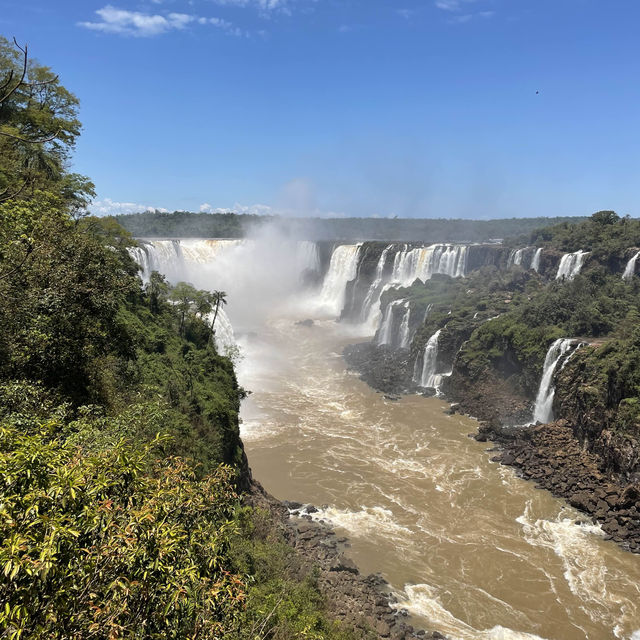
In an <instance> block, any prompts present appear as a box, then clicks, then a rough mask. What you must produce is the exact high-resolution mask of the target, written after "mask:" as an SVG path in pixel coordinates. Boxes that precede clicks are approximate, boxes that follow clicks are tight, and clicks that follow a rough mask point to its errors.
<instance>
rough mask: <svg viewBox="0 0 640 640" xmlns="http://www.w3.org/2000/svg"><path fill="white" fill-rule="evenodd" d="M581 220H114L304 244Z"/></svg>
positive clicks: (516, 229)
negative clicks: (267, 233) (262, 233)
mask: <svg viewBox="0 0 640 640" xmlns="http://www.w3.org/2000/svg"><path fill="white" fill-rule="evenodd" d="M585 219H586V218H584V217H556V218H550V217H538V218H506V219H498V220H462V219H454V220H447V219H444V218H437V219H424V218H421V219H417V218H416V219H414V218H393V219H391V218H282V217H279V216H257V215H250V214H236V213H190V212H187V211H174V212H173V213H162V212H160V211H148V212H145V213H134V214H128V215H119V216H115V220H117V222H119V223H120V224H121V225H122V226H123V227H124V228H125V229H127V230H128V231H129V232H131V233H132V234H133V235H134V236H136V237H162V238H242V237H244V236H246V235H247V234H248V233H250V232H251V231H252V230H255V229H259V228H260V227H262V226H265V225H266V224H268V223H272V224H274V225H276V227H278V228H279V229H280V230H281V231H282V232H283V233H287V234H290V235H292V236H294V237H299V238H302V239H307V240H389V241H393V240H397V241H418V242H421V241H425V242H486V241H488V240H492V239H497V238H509V237H514V236H520V235H524V234H530V233H532V232H533V231H535V230H536V229H540V228H542V227H549V226H551V225H558V224H562V223H576V222H581V221H583V220H585Z"/></svg>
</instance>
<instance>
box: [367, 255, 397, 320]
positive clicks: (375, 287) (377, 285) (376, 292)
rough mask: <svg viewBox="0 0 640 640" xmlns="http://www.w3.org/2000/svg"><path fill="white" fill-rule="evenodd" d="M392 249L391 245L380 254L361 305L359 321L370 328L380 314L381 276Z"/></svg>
mask: <svg viewBox="0 0 640 640" xmlns="http://www.w3.org/2000/svg"><path fill="white" fill-rule="evenodd" d="M392 248H393V245H392V244H390V245H389V246H387V247H385V248H384V249H383V251H382V253H381V254H380V258H379V259H378V264H377V266H376V277H375V278H374V280H373V282H372V283H371V286H370V287H369V291H367V297H366V298H365V299H364V303H363V305H362V313H361V314H360V319H361V320H362V321H363V322H367V324H369V325H370V326H375V324H376V321H377V319H378V315H379V314H380V306H379V303H380V296H381V295H382V290H383V283H382V280H383V276H384V268H385V266H386V264H387V255H388V253H389V250H390V249H392Z"/></svg>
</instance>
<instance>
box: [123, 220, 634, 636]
mask: <svg viewBox="0 0 640 640" xmlns="http://www.w3.org/2000/svg"><path fill="white" fill-rule="evenodd" d="M462 251H463V250H462V248H458V253H459V254H460V255H461V254H462ZM134 253H135V256H134V257H136V259H137V260H139V262H141V264H142V266H143V277H148V275H149V273H150V272H151V270H152V269H155V270H159V271H161V272H162V273H164V274H165V275H167V277H168V278H169V280H170V281H172V282H177V281H179V280H188V281H189V282H192V283H193V284H195V285H196V286H197V287H201V288H206V289H209V290H214V289H217V290H224V291H226V292H227V293H228V297H229V309H228V311H229V317H228V319H226V321H225V323H222V324H221V323H218V326H217V327H216V340H217V342H218V343H219V344H218V346H219V348H221V349H222V350H223V351H224V350H226V349H229V348H231V351H230V355H232V356H234V355H235V354H236V351H235V347H234V346H233V343H234V338H233V333H234V331H232V330H231V325H233V330H235V333H236V336H237V344H238V346H239V348H240V350H241V352H242V354H243V356H244V357H243V359H242V361H241V362H240V363H239V366H238V376H239V380H240V383H241V384H242V385H243V386H244V387H245V388H246V389H249V390H250V391H252V394H251V395H250V396H249V397H248V398H247V399H246V400H245V401H244V402H243V406H242V412H241V416H242V419H243V424H242V428H241V433H242V437H243V440H244V442H245V447H246V450H247V453H248V456H249V463H250V465H251V467H252V469H253V472H254V475H255V477H256V478H257V479H258V480H259V481H260V482H261V483H262V484H263V485H264V486H265V488H266V489H267V490H268V491H269V492H270V493H272V494H273V495H274V496H276V497H277V498H280V499H288V500H296V501H299V502H303V503H312V504H314V505H316V506H321V505H326V507H325V508H322V509H321V510H320V512H319V513H317V514H315V516H314V517H317V518H322V519H325V520H328V521H330V522H331V523H332V524H333V525H334V527H335V528H336V529H337V531H338V532H339V533H341V534H344V535H346V536H347V537H348V538H349V540H350V542H351V547H350V549H349V554H350V555H351V557H352V558H353V559H354V560H355V561H356V562H357V564H358V565H359V567H360V568H361V570H362V571H363V572H366V573H374V572H381V573H382V574H383V575H384V577H385V578H386V579H387V580H388V581H389V583H390V584H391V586H392V588H393V589H394V591H395V592H396V593H397V596H398V598H399V601H400V606H401V607H402V608H406V609H407V610H409V611H410V612H411V614H412V616H413V619H414V621H415V625H416V626H424V627H426V628H428V629H437V630H439V631H441V632H443V633H445V634H446V635H447V636H448V637H449V638H451V639H452V640H453V639H462V640H472V639H473V640H475V639H483V640H487V639H495V640H498V639H502V640H510V639H514V638H515V639H520V638H544V639H546V640H585V639H589V640H609V639H613V638H618V639H624V640H640V556H637V555H636V556H634V555H632V554H630V553H627V552H624V551H622V550H620V549H619V548H618V547H617V546H616V545H615V544H613V543H612V542H607V541H605V540H604V539H603V535H602V532H601V531H600V529H599V528H598V527H596V526H593V525H591V524H584V523H581V516H580V514H578V513H577V512H576V511H574V510H573V509H571V508H569V507H568V506H567V505H566V504H565V503H564V502H562V501H559V500H556V499H554V498H553V497H551V496H550V494H548V493H547V492H545V491H540V490H537V489H536V488H535V486H534V485H533V484H532V483H529V482H525V481H524V480H521V479H519V478H517V477H516V476H515V474H514V472H513V470H512V469H510V468H508V467H502V466H500V465H497V464H495V463H492V462H490V458H491V455H492V454H490V453H489V452H487V450H486V449H487V444H486V443H478V442H476V441H475V440H473V439H471V438H469V437H468V434H469V433H472V432H475V430H476V427H477V425H476V423H475V422H474V421H473V420H472V419H469V418H464V417H460V416H449V415H446V414H445V413H444V409H446V405H445V404H444V403H443V402H442V401H441V400H439V399H437V398H424V397H421V396H407V397H404V398H402V399H401V400H400V401H397V402H394V401H390V400H387V399H385V397H384V396H383V395H382V394H379V393H376V392H375V391H373V390H372V389H370V388H369V387H368V386H367V385H366V384H365V383H363V382H361V381H360V380H359V379H358V378H357V376H355V375H354V374H352V373H349V372H347V371H346V369H345V365H344V362H343V359H342V357H341V353H342V349H343V348H344V346H345V345H346V344H349V343H351V342H355V341H359V340H362V339H364V338H365V336H363V335H358V330H357V328H354V327H353V326H350V325H346V324H342V323H336V322H335V321H334V320H333V318H335V317H336V315H338V314H339V313H340V309H341V308H342V301H343V300H344V296H345V287H346V284H347V282H348V281H349V280H351V279H352V278H353V277H354V274H355V273H356V266H357V260H358V255H359V248H358V246H356V245H350V246H342V247H340V246H338V247H336V248H335V249H334V252H333V254H332V257H331V264H330V266H329V268H328V271H327V273H326V274H325V275H324V281H323V284H322V287H321V288H319V289H318V290H316V291H311V290H308V289H305V288H302V287H301V285H300V281H301V273H302V272H303V271H304V270H305V269H311V270H312V271H313V270H316V271H317V270H318V269H319V266H320V260H319V254H318V251H317V248H316V247H315V245H313V243H309V242H296V241H295V240H292V239H289V240H286V239H283V238H282V237H281V234H279V233H277V232H272V231H270V230H269V229H268V228H267V229H265V230H264V232H263V234H262V236H260V237H257V238H256V239H255V240H250V241H238V240H233V241H224V240H202V239H196V240H181V241H169V240H159V241H147V242H146V243H144V250H139V251H136V252H134ZM405 253H406V252H405ZM409 253H410V252H409ZM422 253H424V254H425V255H426V253H428V250H426V249H425V250H423V251H422ZM414 275H415V274H413V275H411V278H413V277H414ZM450 275H455V274H450ZM458 275H459V274H458ZM425 277H426V276H425ZM378 295H379V294H378ZM220 313H221V314H224V311H221V312H220ZM365 315H366V314H365ZM374 315H375V314H374ZM309 316H311V317H313V318H315V322H314V324H313V325H312V326H302V325H299V324H297V323H296V322H297V321H299V320H301V319H305V318H308V317H309ZM327 316H330V317H331V319H327ZM224 317H225V318H226V314H224ZM322 318H324V319H322ZM368 331H369V336H368V337H369V338H370V336H371V333H372V331H373V328H372V327H371V326H370V327H369V330H368Z"/></svg>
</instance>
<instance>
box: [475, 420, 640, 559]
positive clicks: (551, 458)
mask: <svg viewBox="0 0 640 640" xmlns="http://www.w3.org/2000/svg"><path fill="white" fill-rule="evenodd" d="M476 437H477V438H478V439H479V440H482V441H485V440H487V439H490V440H494V441H497V442H499V443H500V444H501V445H502V451H501V452H500V453H499V454H498V455H497V456H496V457H495V458H494V460H496V461H497V462H501V463H502V464H506V465H510V466H513V467H516V468H517V469H518V470H519V473H520V475H522V477H523V478H526V479H529V480H533V481H534V482H536V483H537V484H538V485H539V486H540V487H542V488H544V489H547V490H549V491H551V493H552V494H553V495H555V496H558V497H561V498H565V499H566V500H567V501H568V502H569V504H571V505H572V506H573V507H575V508H576V509H579V510H580V511H582V512H584V513H586V514H588V515H589V516H590V517H591V518H593V520H594V521H596V522H598V523H600V525H601V526H602V529H603V531H604V532H605V533H606V535H607V537H608V538H609V539H611V540H613V541H615V542H617V543H618V544H619V545H620V546H621V547H622V548H624V549H627V550H629V551H633V552H634V553H640V483H639V482H638V481H637V480H636V481H632V482H628V481H626V480H625V479H624V478H622V477H621V476H619V475H616V474H613V473H610V472H607V471H603V469H602V467H603V465H602V459H601V458H600V456H598V455H597V454H595V453H592V452H589V451H587V450H585V449H584V447H583V446H581V444H580V442H578V440H577V439H576V438H575V437H574V434H573V430H572V429H571V427H570V426H569V425H568V424H567V422H566V421H564V420H559V421H557V422H554V423H550V424H541V425H537V426H531V427H521V428H517V429H508V428H503V427H498V428H492V427H490V426H488V425H484V426H483V427H481V428H480V430H479V433H478V436H476Z"/></svg>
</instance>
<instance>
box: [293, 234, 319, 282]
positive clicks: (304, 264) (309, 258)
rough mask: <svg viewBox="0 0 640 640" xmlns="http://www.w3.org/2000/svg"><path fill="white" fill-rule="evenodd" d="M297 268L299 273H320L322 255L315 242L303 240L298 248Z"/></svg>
mask: <svg viewBox="0 0 640 640" xmlns="http://www.w3.org/2000/svg"><path fill="white" fill-rule="evenodd" d="M296 268H297V270H298V271H299V273H301V274H304V273H305V272H310V271H311V272H314V273H316V274H318V273H320V255H319V254H318V245H316V243H315V242H309V241H307V240H303V241H301V242H298V244H297V246H296Z"/></svg>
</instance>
